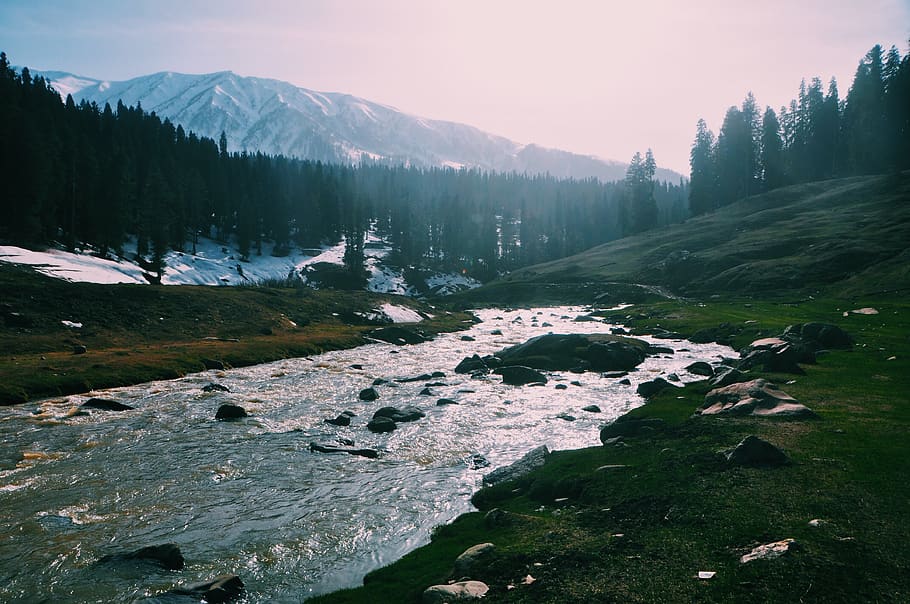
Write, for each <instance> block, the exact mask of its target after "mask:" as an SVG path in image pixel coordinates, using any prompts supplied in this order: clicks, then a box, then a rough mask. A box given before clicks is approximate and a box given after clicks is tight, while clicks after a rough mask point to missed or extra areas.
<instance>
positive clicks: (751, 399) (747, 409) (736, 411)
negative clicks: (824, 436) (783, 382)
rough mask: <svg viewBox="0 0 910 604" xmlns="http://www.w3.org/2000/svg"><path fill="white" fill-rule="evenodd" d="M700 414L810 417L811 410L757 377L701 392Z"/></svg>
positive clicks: (812, 413) (811, 415)
mask: <svg viewBox="0 0 910 604" xmlns="http://www.w3.org/2000/svg"><path fill="white" fill-rule="evenodd" d="M696 413H701V414H702V415H720V414H726V415H755V416H759V417H788V418H797V419H805V418H814V417H817V416H816V415H815V413H814V412H813V411H812V410H811V409H809V408H808V407H806V406H805V405H803V404H801V403H799V402H798V401H797V400H796V399H794V398H793V397H792V396H790V395H789V394H787V393H786V392H783V391H782V390H778V389H777V386H775V385H774V384H772V383H770V382H768V381H766V380H763V379H757V380H752V381H750V382H741V383H737V384H731V385H729V386H725V387H723V388H715V389H714V390H711V391H710V392H708V394H706V395H705V402H704V405H703V406H702V408H701V410H700V411H697V412H696Z"/></svg>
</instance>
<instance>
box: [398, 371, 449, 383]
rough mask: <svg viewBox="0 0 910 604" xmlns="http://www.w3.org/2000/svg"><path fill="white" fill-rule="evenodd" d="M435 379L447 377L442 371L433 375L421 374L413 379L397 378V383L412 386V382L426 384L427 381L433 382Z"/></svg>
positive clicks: (412, 377)
mask: <svg viewBox="0 0 910 604" xmlns="http://www.w3.org/2000/svg"><path fill="white" fill-rule="evenodd" d="M435 377H445V374H444V373H442V372H441V371H434V372H433V373H421V374H420V375H415V376H411V377H400V378H395V381H396V382H398V383H399V384H410V383H411V382H426V381H427V380H432V379H433V378H435Z"/></svg>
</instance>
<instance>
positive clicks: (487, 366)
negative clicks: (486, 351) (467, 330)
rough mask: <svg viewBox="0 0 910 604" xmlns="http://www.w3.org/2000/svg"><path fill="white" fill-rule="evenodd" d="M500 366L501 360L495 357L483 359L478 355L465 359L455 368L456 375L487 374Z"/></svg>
mask: <svg viewBox="0 0 910 604" xmlns="http://www.w3.org/2000/svg"><path fill="white" fill-rule="evenodd" d="M499 365H500V362H499V359H498V358H496V357H494V356H485V357H481V356H480V355H478V354H475V355H474V356H470V357H465V358H463V359H462V360H461V362H460V363H458V365H456V366H455V373H477V372H484V373H487V372H489V371H490V370H491V369H493V368H494V367H498V366H499Z"/></svg>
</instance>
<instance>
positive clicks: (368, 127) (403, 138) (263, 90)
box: [43, 71, 682, 182]
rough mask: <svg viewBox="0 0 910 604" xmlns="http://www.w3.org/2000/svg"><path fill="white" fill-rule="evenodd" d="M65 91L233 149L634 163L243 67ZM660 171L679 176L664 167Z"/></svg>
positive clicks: (69, 78)
mask: <svg viewBox="0 0 910 604" xmlns="http://www.w3.org/2000/svg"><path fill="white" fill-rule="evenodd" d="M43 75H44V76H45V77H46V78H48V79H49V80H50V81H51V83H52V85H53V86H54V87H55V88H56V89H57V91H58V92H59V93H60V94H61V96H63V97H65V96H66V95H67V94H72V95H73V98H74V99H75V100H76V102H77V103H78V102H80V101H82V100H86V101H88V102H94V103H97V104H98V105H99V106H101V107H103V106H104V104H105V103H110V105H111V107H116V105H117V101H118V100H122V101H123V103H124V104H125V105H127V106H130V105H136V104H137V103H140V102H141V104H142V107H143V109H145V110H146V111H150V112H152V111H153V112H155V113H157V114H158V115H159V116H161V117H162V118H169V119H170V120H171V121H172V122H174V123H175V124H181V125H182V126H183V127H184V128H185V129H187V130H191V131H193V132H195V133H197V134H199V135H202V136H207V137H210V138H213V139H215V140H218V138H219V136H220V135H221V132H222V131H224V132H225V133H226V134H227V138H228V146H229V148H230V149H231V150H232V151H234V150H238V149H243V150H247V151H254V152H255V151H261V152H263V153H267V154H271V155H277V154H281V155H285V156H294V157H300V158H303V159H314V160H322V161H330V162H341V163H348V162H354V163H356V162H360V161H362V160H375V161H380V162H389V163H393V164H399V163H401V164H405V165H417V166H448V167H454V168H459V167H462V166H464V167H469V168H472V167H473V168H480V169H484V170H492V171H499V172H512V171H515V172H518V173H529V174H537V173H549V174H551V175H552V176H555V177H557V178H591V177H594V178H599V179H601V180H603V181H613V180H621V179H622V178H623V177H624V176H625V172H626V168H627V167H628V164H626V163H623V162H619V161H614V160H605V159H601V158H598V157H594V156H588V155H579V154H576V153H570V152H568V151H560V150H557V149H547V148H544V147H539V146H537V145H524V144H521V143H516V142H514V141H511V140H509V139H507V138H504V137H502V136H496V135H494V134H489V133H487V132H483V131H481V130H479V129H477V128H474V127H472V126H467V125H464V124H458V123H454V122H447V121H441V120H430V119H425V118H421V117H417V116H413V115H409V114H407V113H404V112H401V111H399V110H397V109H395V108H394V107H390V106H388V105H382V104H380V103H374V102H372V101H368V100H366V99H362V98H358V97H355V96H351V95H349V94H341V93H335V92H317V91H315V90H308V89H306V88H299V87H297V86H294V85H293V84H289V83H288V82H282V81H280V80H272V79H267V78H255V77H244V76H239V75H237V74H235V73H232V72H230V71H222V72H218V73H209V74H203V75H188V74H182V73H173V72H161V73H155V74H150V75H146V76H140V77H137V78H133V79H131V80H125V81H121V82H109V81H104V80H98V79H94V78H86V77H81V76H76V75H73V74H70V73H65V72H60V71H47V72H43ZM657 177H658V179H660V180H665V181H669V182H678V181H679V179H680V178H681V177H682V176H681V175H680V174H678V173H676V172H672V171H670V170H664V169H659V170H658V172H657Z"/></svg>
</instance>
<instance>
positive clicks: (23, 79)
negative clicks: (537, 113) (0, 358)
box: [0, 54, 688, 280]
mask: <svg viewBox="0 0 910 604" xmlns="http://www.w3.org/2000/svg"><path fill="white" fill-rule="evenodd" d="M655 167H656V164H655V160H654V157H653V155H652V154H651V152H650V151H648V153H647V154H646V157H645V158H642V157H641V155H640V154H636V156H635V158H633V162H632V166H630V168H629V176H628V178H627V179H626V180H625V181H623V182H618V183H603V182H600V181H598V180H595V179H588V180H558V179H555V178H553V177H550V176H548V175H527V174H515V173H512V174H493V173H489V172H483V171H479V170H467V169H461V170H455V169H451V168H421V167H406V166H389V165H381V164H360V165H357V166H351V165H343V164H326V163H322V162H319V161H309V160H300V159H293V158H286V157H280V156H279V157H274V156H267V155H263V154H261V153H248V152H230V151H229V141H228V140H227V139H226V137H225V136H224V134H222V136H221V138H220V140H219V141H217V142H216V141H214V140H212V139H209V138H205V137H199V136H196V135H195V134H194V133H193V132H186V131H185V130H184V129H183V127H182V126H180V125H177V126H175V125H174V124H172V123H171V122H170V121H169V120H167V119H165V120H161V119H160V118H159V117H158V116H156V115H155V114H154V113H147V112H145V111H144V110H143V109H142V107H141V105H139V106H135V107H126V106H124V105H123V104H122V103H118V105H117V107H113V108H112V107H110V106H109V105H105V106H104V107H98V106H97V105H95V104H89V103H86V102H85V101H83V102H82V103H80V104H76V103H75V102H74V100H73V98H72V97H71V96H67V98H66V99H65V100H61V98H60V96H59V95H58V93H57V92H56V91H55V90H54V89H53V88H52V87H51V86H50V84H49V82H47V81H46V80H45V79H43V78H42V77H40V76H38V77H32V75H31V74H30V72H29V70H28V68H22V69H21V71H18V72H17V71H16V70H15V69H13V68H12V67H11V66H10V63H9V60H8V59H7V57H6V55H5V54H3V55H0V178H2V179H3V181H4V183H6V184H5V186H4V192H3V197H2V199H0V215H2V216H4V219H3V221H2V222H0V239H2V240H4V241H7V242H12V243H17V244H20V245H26V246H36V245H47V244H56V245H60V246H63V247H67V248H69V249H76V248H77V247H82V246H86V245H88V246H91V248H93V249H94V250H95V251H96V253H97V254H99V255H101V256H103V257H108V256H111V255H119V254H121V253H122V251H123V245H124V242H125V241H127V240H128V238H135V241H136V244H137V245H136V248H137V253H138V256H139V258H138V260H139V261H140V263H142V264H143V266H145V267H146V268H147V269H148V270H149V271H151V272H153V273H154V272H156V271H157V272H158V274H159V275H160V270H161V265H162V259H163V256H164V254H165V253H166V252H167V251H168V250H171V249H173V250H179V251H190V252H194V251H195V248H194V244H195V243H196V242H197V241H198V238H199V237H200V236H207V237H212V238H214V239H216V240H219V241H225V242H227V241H234V242H235V243H236V244H237V246H238V248H239V251H240V255H241V257H242V258H249V257H250V256H251V255H254V254H261V253H263V245H262V244H263V242H264V241H268V242H271V243H273V244H274V245H272V246H269V250H270V253H272V254H276V255H281V254H282V253H287V251H288V250H289V249H290V247H291V246H299V247H301V248H313V247H317V246H319V245H322V244H333V243H337V242H339V241H341V240H342V238H343V239H344V241H345V243H346V255H345V265H346V267H347V268H348V269H349V270H350V271H352V272H354V273H358V272H361V273H362V270H363V261H364V255H363V250H364V244H365V239H366V235H367V234H368V233H373V234H375V235H378V236H380V237H383V238H384V239H385V240H386V241H388V242H389V243H390V244H391V245H392V247H393V250H394V253H393V255H392V257H391V258H390V261H391V262H392V263H393V264H396V265H398V266H401V267H419V268H431V269H437V270H446V271H458V272H462V273H465V274H468V275H471V276H473V277H475V278H478V279H480V280H487V279H490V278H493V277H495V276H497V275H500V274H502V273H504V272H508V271H510V270H513V269H515V268H518V267H522V266H527V265H531V264H536V263H539V262H544V261H547V260H552V259H556V258H561V257H564V256H567V255H571V254H574V253H577V252H580V251H582V250H584V249H587V248H590V247H593V246H595V245H598V244H601V243H604V242H606V241H610V240H613V239H617V238H619V237H621V236H623V235H625V234H628V233H631V232H638V231H642V230H645V229H648V228H652V227H654V226H658V225H662V224H669V223H673V222H681V221H682V220H684V219H685V218H686V215H687V213H688V208H687V204H686V199H687V196H688V190H687V183H686V182H685V181H683V182H680V183H664V182H656V181H655V180H654V171H655Z"/></svg>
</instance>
